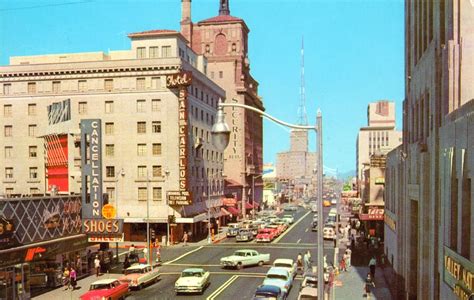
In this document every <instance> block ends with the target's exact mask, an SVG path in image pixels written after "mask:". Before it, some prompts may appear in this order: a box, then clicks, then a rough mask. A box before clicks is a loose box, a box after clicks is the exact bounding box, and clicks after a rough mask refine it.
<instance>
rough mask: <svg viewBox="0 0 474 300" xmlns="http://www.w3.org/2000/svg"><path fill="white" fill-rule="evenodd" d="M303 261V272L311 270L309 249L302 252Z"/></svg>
mask: <svg viewBox="0 0 474 300" xmlns="http://www.w3.org/2000/svg"><path fill="white" fill-rule="evenodd" d="M303 262H304V269H303V274H304V273H306V272H309V271H310V270H311V254H310V253H309V251H308V252H306V253H305V254H304V256H303Z"/></svg>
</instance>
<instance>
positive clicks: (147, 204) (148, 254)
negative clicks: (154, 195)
mask: <svg viewBox="0 0 474 300" xmlns="http://www.w3.org/2000/svg"><path fill="white" fill-rule="evenodd" d="M146 248H147V249H148V253H147V257H146V260H147V263H148V264H150V265H151V259H150V257H151V249H150V176H149V173H148V170H147V172H146Z"/></svg>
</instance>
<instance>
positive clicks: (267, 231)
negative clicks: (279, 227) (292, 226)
mask: <svg viewBox="0 0 474 300" xmlns="http://www.w3.org/2000/svg"><path fill="white" fill-rule="evenodd" d="M276 234H277V232H276V229H273V228H264V229H260V230H259V231H258V234H257V237H256V241H257V242H267V243H269V242H271V241H273V239H275V237H276Z"/></svg>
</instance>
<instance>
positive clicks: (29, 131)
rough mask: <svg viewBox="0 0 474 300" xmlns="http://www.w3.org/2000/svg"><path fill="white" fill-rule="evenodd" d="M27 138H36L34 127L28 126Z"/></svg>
mask: <svg viewBox="0 0 474 300" xmlns="http://www.w3.org/2000/svg"><path fill="white" fill-rule="evenodd" d="M28 136H31V137H35V136H36V125H34V124H33V125H28Z"/></svg>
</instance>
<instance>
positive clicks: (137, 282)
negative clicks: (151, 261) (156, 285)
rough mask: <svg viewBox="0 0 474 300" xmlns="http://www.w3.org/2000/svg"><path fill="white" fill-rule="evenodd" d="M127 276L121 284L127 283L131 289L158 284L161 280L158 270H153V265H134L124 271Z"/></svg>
mask: <svg viewBox="0 0 474 300" xmlns="http://www.w3.org/2000/svg"><path fill="white" fill-rule="evenodd" d="M124 274H125V276H123V277H121V278H120V279H119V280H120V282H127V283H128V285H129V287H130V288H138V289H141V288H143V287H144V286H145V285H147V284H149V283H152V282H157V281H158V280H159V279H160V273H159V271H158V268H155V269H153V267H152V266H151V265H148V264H147V265H141V264H140V265H134V266H132V267H130V268H127V269H126V270H125V271H124Z"/></svg>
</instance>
